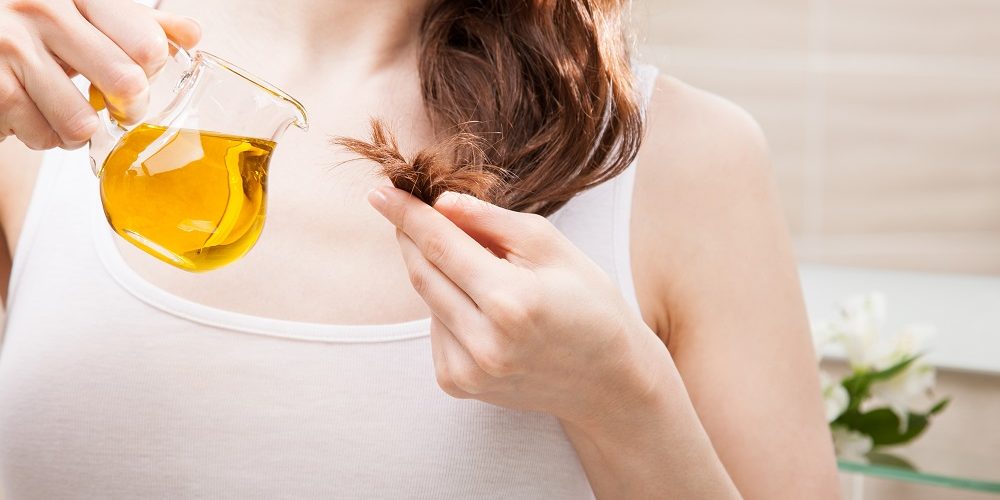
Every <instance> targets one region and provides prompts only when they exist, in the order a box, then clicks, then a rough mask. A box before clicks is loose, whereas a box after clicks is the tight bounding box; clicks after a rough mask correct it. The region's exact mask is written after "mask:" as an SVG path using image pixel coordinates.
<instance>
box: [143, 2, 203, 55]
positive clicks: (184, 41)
mask: <svg viewBox="0 0 1000 500" xmlns="http://www.w3.org/2000/svg"><path fill="white" fill-rule="evenodd" d="M152 12H153V18H154V19H156V22H157V23H159V25H160V27H161V28H163V31H165V32H166V33H167V37H168V38H170V39H171V40H173V41H174V43H176V44H177V45H180V46H181V47H184V48H185V49H191V48H194V46H195V45H197V44H198V42H199V41H201V25H200V24H198V21H197V20H195V19H192V18H190V17H185V16H178V15H177V14H171V13H169V12H163V11H162V10H153V11H152Z"/></svg>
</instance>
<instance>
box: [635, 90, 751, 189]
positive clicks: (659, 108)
mask: <svg viewBox="0 0 1000 500" xmlns="http://www.w3.org/2000/svg"><path fill="white" fill-rule="evenodd" d="M646 118H647V122H646V123H647V129H646V137H645V140H644V142H643V146H642V149H641V151H640V159H645V160H646V161H644V162H640V163H642V164H645V165H647V166H648V168H645V169H644V170H647V171H650V172H648V173H649V174H652V175H655V178H656V179H662V180H665V179H667V178H670V179H674V178H676V177H679V176H680V177H690V178H691V179H690V181H691V182H695V185H692V186H688V187H698V184H700V182H699V181H711V180H712V179H713V178H714V177H715V176H717V175H720V174H725V175H726V177H729V176H733V175H736V176H744V175H751V176H758V175H768V172H767V170H768V167H769V161H768V155H767V145H766V141H765V139H764V134H763V132H762V131H761V128H760V126H759V125H758V124H757V122H756V120H754V118H753V117H752V116H751V115H750V114H749V113H748V112H747V111H746V110H744V109H743V108H741V107H740V106H738V105H736V104H735V103H733V102H731V101H729V100H727V99H725V98H723V97H721V96H718V95H716V94H713V93H711V92H708V91H705V90H702V89H699V88H697V87H694V86H692V85H689V84H687V83H685V82H683V81H681V80H679V79H677V78H675V77H672V76H668V75H662V74H661V75H659V76H657V77H656V81H655V84H654V87H653V91H652V94H651V97H650V101H649V105H648V107H647V112H646ZM654 159H655V160H654ZM647 177H649V175H647Z"/></svg>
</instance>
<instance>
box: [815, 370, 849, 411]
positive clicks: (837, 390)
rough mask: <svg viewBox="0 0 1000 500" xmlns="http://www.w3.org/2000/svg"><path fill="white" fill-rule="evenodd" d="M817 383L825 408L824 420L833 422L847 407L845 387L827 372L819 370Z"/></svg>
mask: <svg viewBox="0 0 1000 500" xmlns="http://www.w3.org/2000/svg"><path fill="white" fill-rule="evenodd" d="M819 383H820V387H821V388H822V391H823V406H824V407H825V409H826V421H827V422H833V421H834V420H836V419H837V417H839V416H840V414H841V413H844V410H846V409H847V403H848V399H849V398H848V394H847V389H844V386H842V385H840V384H839V383H837V381H835V380H834V379H833V378H831V377H830V375H829V374H828V373H826V372H825V371H822V370H820V372H819Z"/></svg>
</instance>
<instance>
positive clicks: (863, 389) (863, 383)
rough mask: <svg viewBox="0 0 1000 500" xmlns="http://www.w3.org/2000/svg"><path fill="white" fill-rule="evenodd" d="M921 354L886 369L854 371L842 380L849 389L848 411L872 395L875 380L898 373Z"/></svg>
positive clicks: (885, 378) (846, 388)
mask: <svg viewBox="0 0 1000 500" xmlns="http://www.w3.org/2000/svg"><path fill="white" fill-rule="evenodd" d="M920 356H921V355H920V354H917V355H914V356H910V357H908V358H905V359H903V360H901V361H899V362H897V363H896V364H894V365H892V366H890V367H888V368H886V369H884V370H877V371H868V370H866V371H857V372H854V374H852V375H851V376H849V377H847V378H845V379H844V380H843V381H841V383H840V384H841V385H842V386H844V389H845V390H847V396H848V404H847V409H848V411H851V410H857V409H859V408H860V407H861V403H862V402H863V401H864V400H866V399H868V396H869V395H870V393H869V391H870V389H871V385H872V384H873V383H874V382H878V381H882V380H888V379H890V378H892V377H894V376H896V375H898V374H899V373H901V372H902V371H903V370H905V369H906V368H907V367H908V366H910V364H911V363H913V362H914V361H916V360H917V359H918V358H919V357H920Z"/></svg>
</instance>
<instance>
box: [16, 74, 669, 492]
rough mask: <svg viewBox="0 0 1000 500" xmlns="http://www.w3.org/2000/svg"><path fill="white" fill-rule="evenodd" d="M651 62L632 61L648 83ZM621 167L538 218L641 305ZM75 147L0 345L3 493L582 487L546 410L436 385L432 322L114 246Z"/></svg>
mask: <svg viewBox="0 0 1000 500" xmlns="http://www.w3.org/2000/svg"><path fill="white" fill-rule="evenodd" d="M655 74H656V71H655V69H653V68H652V67H648V66H639V67H637V75H638V80H639V83H640V88H642V89H643V92H644V94H645V95H646V96H647V99H648V95H649V93H650V89H651V87H652V84H653V81H654V79H655ZM634 175H635V165H634V164H633V165H632V166H630V167H629V168H628V170H626V171H625V172H624V173H622V174H621V175H619V176H618V177H616V178H615V179H612V180H611V181H608V182H606V183H604V184H602V185H600V186H597V187H595V188H593V189H591V190H589V191H587V192H584V193H581V194H580V195H579V196H577V197H576V198H574V199H573V200H572V201H571V202H570V203H569V204H567V205H566V206H565V207H564V208H563V209H562V210H560V211H559V212H557V213H556V214H554V215H553V216H552V217H551V218H550V219H551V220H552V221H553V223H555V224H556V225H557V226H558V227H559V228H560V229H561V230H562V231H563V232H564V233H565V234H566V235H567V236H568V237H569V239H570V240H572V241H573V242H574V243H575V244H576V245H577V246H578V247H580V248H581V249H582V250H583V251H584V252H586V253H587V255H589V256H590V258H592V259H593V260H594V261H596V262H597V263H598V264H599V265H600V266H601V267H602V268H603V269H604V270H605V271H606V272H607V273H608V274H610V275H611V276H612V277H613V278H614V279H615V280H617V282H618V284H619V285H620V287H621V290H622V293H623V294H624V295H625V296H626V298H627V299H628V300H629V302H630V303H631V304H632V305H633V306H634V307H638V306H637V305H636V300H635V293H634V289H633V286H632V277H631V274H630V263H629V217H630V208H631V199H632V184H633V179H634ZM115 237H116V236H114V234H113V233H112V232H111V230H110V229H109V228H108V225H107V222H106V221H105V220H104V217H103V214H102V212H101V207H100V199H99V194H98V187H97V181H96V179H95V178H94V176H93V175H92V174H91V172H90V168H89V164H88V160H87V153H86V151H83V150H81V151H75V152H65V151H51V152H49V153H47V154H46V156H45V159H44V164H43V166H42V169H41V172H40V174H39V177H38V181H37V184H36V187H35V192H34V195H33V198H32V201H31V204H30V207H29V210H28V214H27V219H26V221H25V225H24V230H23V233H22V236H21V238H20V241H19V242H18V246H17V252H16V255H15V262H14V268H13V271H12V277H11V283H10V290H9V291H10V294H9V297H10V302H9V308H8V314H7V320H6V328H5V330H6V333H5V338H4V339H3V344H2V345H0V498H3V500H23V499H44V500H58V499H140V498H141V499H155V498H164V499H166V498H171V499H174V498H205V499H228V498H232V499H258V498H259V499H280V498H293V499H312V498H317V499H318V498H324V499H326V498H351V499H354V498H426V499H446V498H469V499H480V498H511V499H549V500H556V499H574V500H576V499H582V498H593V493H592V492H591V489H590V486H589V484H588V482H587V478H586V476H585V475H584V471H583V469H582V467H581V464H580V462H579V459H578V458H577V456H576V453H575V451H574V449H573V447H572V446H571V445H570V443H569V441H568V440H567V438H566V436H565V434H564V433H563V430H562V429H561V427H560V425H559V423H558V421H557V420H556V419H555V418H553V417H551V416H549V415H545V414H541V413H532V412H523V411H514V410H509V409H505V408H499V407H496V406H492V405H489V404H486V403H482V402H479V401H474V400H457V399H452V398H451V397H449V396H447V395H445V394H444V393H443V392H442V391H441V390H440V389H439V388H438V386H437V384H436V382H435V378H434V369H433V365H432V360H431V351H430V339H429V335H428V333H429V324H428V322H427V321H426V320H424V321H415V322H408V323H400V324H393V325H364V326H345V325H328V324H312V323H301V322H293V321H284V320H275V319H268V318H261V317H255V316H250V315H245V314H238V313H234V312H229V311H223V310H220V309H214V308H211V307H207V306H205V305H201V304H197V303H194V302H190V301H188V300H185V299H183V298H181V297H178V296H175V295H172V294H170V293H168V292H166V291H164V290H163V289H160V288H158V287H156V286H154V285H153V284H152V283H150V282H148V281H146V280H144V279H143V278H141V277H140V276H139V275H138V274H137V273H136V272H134V271H133V270H132V269H131V268H130V267H129V266H128V265H126V263H125V261H124V260H123V258H122V256H121V255H120V254H119V253H118V251H117V247H116V246H115V244H114V240H113V238H115Z"/></svg>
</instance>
